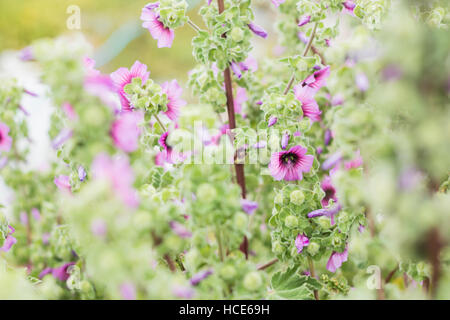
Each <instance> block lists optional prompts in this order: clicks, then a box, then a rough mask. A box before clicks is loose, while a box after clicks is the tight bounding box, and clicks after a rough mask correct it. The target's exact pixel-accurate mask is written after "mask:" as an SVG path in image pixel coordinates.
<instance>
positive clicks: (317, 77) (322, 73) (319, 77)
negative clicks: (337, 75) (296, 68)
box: [300, 66, 330, 95]
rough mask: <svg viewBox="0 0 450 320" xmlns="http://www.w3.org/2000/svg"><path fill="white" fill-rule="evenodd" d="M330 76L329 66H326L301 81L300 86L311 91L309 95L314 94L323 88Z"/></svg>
mask: <svg viewBox="0 0 450 320" xmlns="http://www.w3.org/2000/svg"><path fill="white" fill-rule="evenodd" d="M329 76H330V66H326V67H325V68H323V69H320V70H318V71H316V72H314V73H313V74H312V75H310V76H308V77H307V78H306V79H305V80H303V81H302V82H301V83H300V85H301V86H302V87H305V88H306V89H307V90H308V91H312V92H311V93H310V95H314V94H316V92H317V91H319V90H320V88H322V87H323V86H325V85H326V83H327V82H326V81H327V78H328V77H329Z"/></svg>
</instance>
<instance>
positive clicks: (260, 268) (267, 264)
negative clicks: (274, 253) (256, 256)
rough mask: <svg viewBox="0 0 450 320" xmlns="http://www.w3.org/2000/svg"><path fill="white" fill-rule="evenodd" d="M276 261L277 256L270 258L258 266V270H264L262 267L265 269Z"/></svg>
mask: <svg viewBox="0 0 450 320" xmlns="http://www.w3.org/2000/svg"><path fill="white" fill-rule="evenodd" d="M277 262H278V258H275V259H272V260H270V261H269V262H267V263H265V264H263V265H261V266H259V267H258V270H264V269H267V268H268V267H270V266H271V265H273V264H275V263H277Z"/></svg>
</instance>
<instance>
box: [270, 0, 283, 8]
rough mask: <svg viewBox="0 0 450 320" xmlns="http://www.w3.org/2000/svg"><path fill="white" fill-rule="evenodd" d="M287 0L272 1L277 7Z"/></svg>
mask: <svg viewBox="0 0 450 320" xmlns="http://www.w3.org/2000/svg"><path fill="white" fill-rule="evenodd" d="M284 1H285V0H272V3H273V4H274V6H275V7H277V8H278V7H279V6H280V4H282V3H283V2H284Z"/></svg>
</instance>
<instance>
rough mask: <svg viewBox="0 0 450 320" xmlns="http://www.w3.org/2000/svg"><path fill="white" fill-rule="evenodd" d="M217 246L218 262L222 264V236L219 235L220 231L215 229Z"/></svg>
mask: <svg viewBox="0 0 450 320" xmlns="http://www.w3.org/2000/svg"><path fill="white" fill-rule="evenodd" d="M216 237H217V245H218V246H219V257H220V261H222V262H223V246H222V235H221V234H220V229H219V228H218V227H217V228H216Z"/></svg>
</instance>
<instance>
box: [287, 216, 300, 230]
mask: <svg viewBox="0 0 450 320" xmlns="http://www.w3.org/2000/svg"><path fill="white" fill-rule="evenodd" d="M284 224H285V225H286V227H288V228H290V229H293V228H295V227H297V226H298V219H297V217H296V216H292V215H290V216H287V217H286V218H285V219H284Z"/></svg>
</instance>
